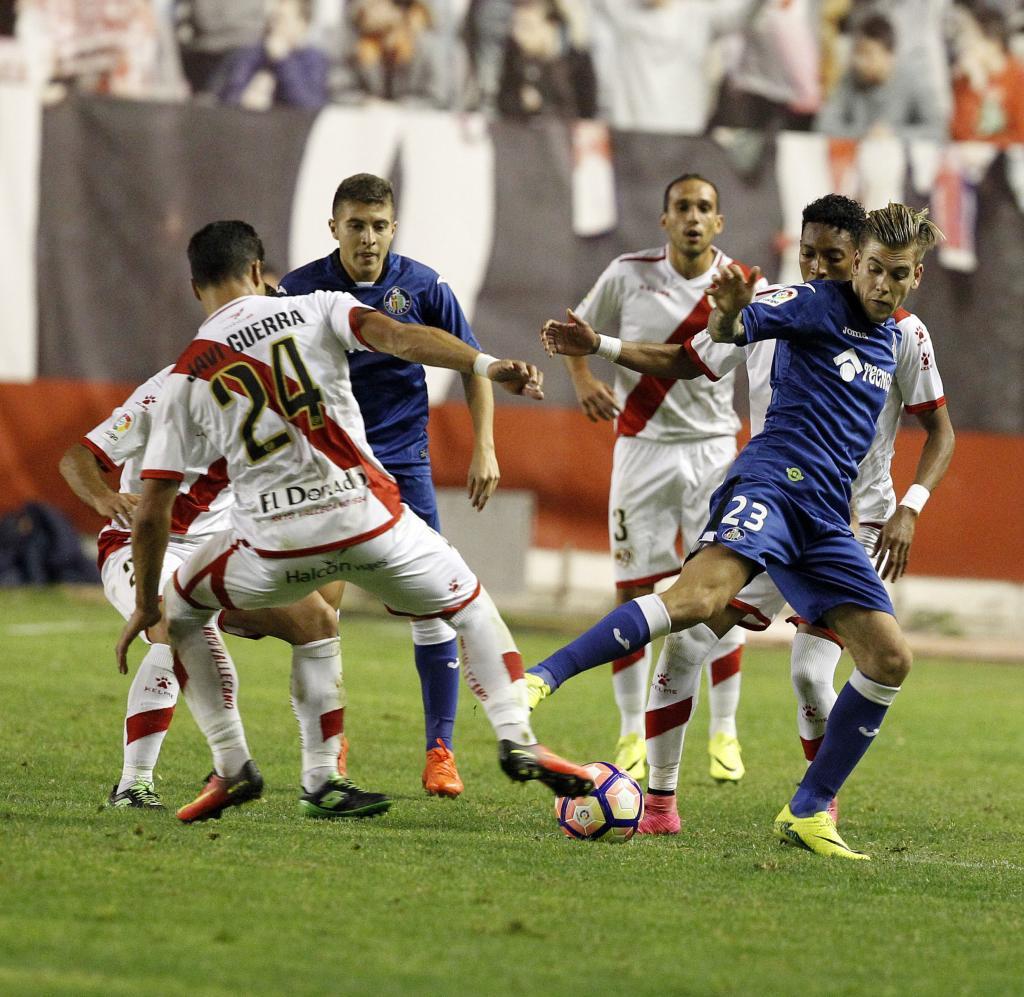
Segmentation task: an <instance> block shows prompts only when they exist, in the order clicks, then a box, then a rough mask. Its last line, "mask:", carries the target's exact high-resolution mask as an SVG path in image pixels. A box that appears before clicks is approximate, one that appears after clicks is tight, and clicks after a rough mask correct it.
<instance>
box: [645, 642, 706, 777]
mask: <svg viewBox="0 0 1024 997" xmlns="http://www.w3.org/2000/svg"><path fill="white" fill-rule="evenodd" d="M717 643H718V635H717V634H715V633H714V631H712V630H710V629H709V628H708V627H706V626H705V625H704V624H703V623H701V624H698V625H697V626H695V627H690V628H689V629H688V630H682V631H680V632H679V633H674V634H669V635H668V636H667V637H666V638H665V644H664V646H663V647H662V649H661V657H660V658H658V664H657V665H656V666H655V669H654V676H653V678H652V680H651V694H650V698H649V699H648V701H647V717H646V720H647V766H648V770H649V771H648V776H647V788H648V789H660V790H664V791H665V792H672V793H674V792H675V791H676V786H677V785H678V783H679V763H680V760H681V758H682V754H683V742H684V740H685V739H686V728H687V726H688V725H689V722H690V717H691V716H692V715H693V710H694V708H695V707H696V705H697V700H698V697H699V695H700V666H701V662H702V661H703V660H704V659H705V657H707V654H708V651H709V650H710V649H711V648H712V647H714V645H715V644H717Z"/></svg>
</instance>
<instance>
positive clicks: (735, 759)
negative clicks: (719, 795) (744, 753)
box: [708, 731, 747, 782]
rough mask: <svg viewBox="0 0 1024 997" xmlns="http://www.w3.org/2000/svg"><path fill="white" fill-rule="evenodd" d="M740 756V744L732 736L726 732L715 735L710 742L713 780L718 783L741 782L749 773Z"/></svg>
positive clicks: (709, 750)
mask: <svg viewBox="0 0 1024 997" xmlns="http://www.w3.org/2000/svg"><path fill="white" fill-rule="evenodd" d="M740 754H741V749H740V742H739V741H738V740H737V739H736V738H735V737H734V736H733V735H732V734H726V733H725V732H724V731H719V732H718V733H717V734H715V736H714V737H712V738H711V740H710V741H708V755H710V756H711V767H710V769H709V771H710V773H711V778H712V779H714V780H715V781H716V782H739V781H740V779H742V778H743V776H744V775H745V774H746V771H747V770H746V768H745V767H744V765H743V759H742V758H741V757H740Z"/></svg>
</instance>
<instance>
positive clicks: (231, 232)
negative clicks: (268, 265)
mask: <svg viewBox="0 0 1024 997" xmlns="http://www.w3.org/2000/svg"><path fill="white" fill-rule="evenodd" d="M256 260H259V261H260V262H261V263H262V262H263V243H262V242H261V241H260V237H259V236H258V235H257V234H256V229H254V228H253V227H252V226H251V225H250V224H249V223H248V222H239V221H224V222H210V224H209V225H204V226H203V227H202V228H201V229H200V230H199V231H198V232H196V234H195V235H193V236H192V238H191V239H189V241H188V262H189V266H190V267H191V268H192V279H193V280H194V281H195V282H196V284H197V285H198V286H199V287H209V286H210V285H211V284H222V283H223V282H224V281H226V280H231V279H233V278H239V277H244V276H245V275H246V273H247V272H248V270H249V267H251V266H252V264H253V263H254V262H255V261H256Z"/></svg>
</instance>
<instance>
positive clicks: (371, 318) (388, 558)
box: [117, 221, 593, 822]
mask: <svg viewBox="0 0 1024 997" xmlns="http://www.w3.org/2000/svg"><path fill="white" fill-rule="evenodd" d="M188 255H189V262H190V265H191V269H192V284H193V289H194V292H195V294H196V297H198V299H199V300H200V302H201V303H202V305H203V308H204V310H205V311H206V314H207V319H206V321H205V322H204V323H203V324H202V326H201V327H200V329H199V332H198V334H197V337H196V338H195V339H194V340H193V341H192V343H191V344H190V345H189V347H188V348H187V349H186V350H185V351H184V353H182V355H181V357H180V358H179V360H178V362H177V364H176V365H175V367H174V369H173V371H172V372H171V374H170V376H169V378H168V383H167V385H166V388H165V391H164V395H163V398H164V406H165V413H164V418H163V420H162V421H161V423H160V424H159V425H158V426H157V427H155V431H154V433H153V434H152V436H151V438H150V442H149V445H148V446H147V449H146V454H145V458H144V467H143V471H142V478H143V493H142V499H141V501H140V503H139V506H138V508H137V510H136V515H135V525H134V530H133V538H132V549H133V556H134V560H135V568H136V576H137V577H136V580H137V588H136V609H135V611H134V613H133V614H132V616H131V618H130V619H129V621H128V623H127V624H126V626H125V629H124V631H123V633H122V635H121V639H120V640H119V641H118V646H117V656H118V660H119V662H121V663H122V664H123V663H124V661H125V656H126V654H127V650H128V646H129V644H130V643H131V642H132V640H133V639H134V638H135V637H136V636H137V635H138V634H139V633H141V632H142V631H143V630H144V629H145V628H146V627H147V626H150V625H152V624H153V623H155V622H156V621H157V620H158V619H159V603H158V600H159V587H160V555H161V552H162V550H163V548H164V547H165V546H166V542H167V536H168V532H169V517H170V509H171V505H172V504H173V499H174V494H175V492H176V491H177V488H178V483H179V482H180V480H181V479H182V476H183V475H184V473H185V471H186V468H187V459H186V454H187V453H188V450H189V447H190V446H191V440H192V439H193V438H194V437H195V436H197V435H201V436H203V437H205V439H206V440H207V441H208V443H209V445H210V447H211V448H212V449H213V450H215V451H216V452H217V453H219V454H221V455H223V456H224V457H225V459H226V462H227V469H228V474H229V476H230V478H231V481H232V484H233V489H234V494H235V505H234V507H233V509H232V513H231V516H232V519H231V528H230V529H229V530H227V531H225V532H223V533H220V534H218V535H217V536H215V537H213V538H211V539H210V540H208V541H207V543H206V544H204V545H203V547H202V548H200V550H198V551H197V552H195V553H194V554H193V555H191V556H190V557H189V558H188V560H187V561H186V562H185V564H184V565H182V566H181V567H180V568H179V569H178V570H177V571H176V572H175V573H174V575H173V577H172V580H171V582H170V583H169V584H168V585H167V586H166V588H165V590H164V599H165V603H166V609H167V619H168V629H169V633H170V638H171V645H172V647H173V649H174V652H175V654H176V656H177V659H178V660H179V661H180V663H181V666H182V671H183V674H184V676H185V682H184V683H183V686H184V688H183V692H184V695H185V699H186V702H187V703H188V704H189V708H190V709H191V711H192V714H193V716H194V717H195V719H196V722H197V723H198V724H199V727H200V729H201V730H202V731H203V733H204V735H205V736H206V738H207V741H208V743H209V745H210V748H211V750H212V753H213V762H214V774H213V775H212V776H211V778H210V780H209V781H208V782H207V784H206V786H205V787H204V789H203V791H202V792H201V793H200V795H199V796H198V797H197V798H196V799H195V800H194V801H193V802H192V803H190V804H188V805H187V806H185V807H182V808H181V809H180V810H179V811H178V817H179V818H180V819H181V820H182V821H185V822H191V821H194V820H205V819H207V818H209V817H215V816H219V814H220V813H221V812H222V811H223V810H224V809H225V808H226V807H229V806H234V805H237V804H240V803H244V802H245V801H247V800H250V799H254V798H255V797H258V796H259V795H260V794H261V792H262V786H263V780H262V777H261V776H260V774H259V771H258V769H257V768H256V766H255V763H254V762H253V761H252V759H251V757H250V755H249V749H248V746H247V744H246V740H245V733H244V730H243V727H242V723H241V719H240V717H239V713H238V709H237V704H236V689H237V675H236V673H235V669H234V664H233V663H232V661H231V658H230V656H229V655H227V653H226V652H225V651H224V649H223V648H214V647H211V646H210V644H209V641H208V637H207V635H206V633H205V632H204V628H205V627H206V625H207V623H208V622H209V620H210V618H211V617H212V615H213V614H214V613H216V612H217V611H218V610H219V609H221V608H226V609H259V608H263V607H268V606H278V605H282V604H287V603H289V602H292V601H294V600H295V599H297V598H300V597H302V596H304V595H307V594H308V593H310V592H312V591H314V590H315V589H317V588H318V587H319V586H320V585H322V584H324V582H326V581H331V580H335V579H347V580H352V581H354V582H355V583H356V584H358V585H359V586H360V587H362V588H365V589H367V590H368V591H371V592H373V593H375V594H377V595H379V596H380V597H381V598H382V599H383V600H384V601H385V602H386V603H387V604H388V606H389V607H390V608H391V609H393V610H395V611H397V612H399V613H405V614H408V615H412V616H416V617H421V618H422V617H435V616H436V617H444V618H446V619H447V620H449V621H450V623H451V625H452V626H453V627H454V628H455V629H456V630H457V631H458V633H459V636H460V638H461V639H462V642H463V647H464V651H465V653H464V660H463V674H464V676H465V678H466V680H467V683H468V684H469V686H470V688H471V689H472V690H473V692H474V694H476V696H477V698H478V699H479V700H480V701H481V703H482V705H483V708H484V711H485V712H486V714H487V716H488V719H489V720H490V721H491V724H492V725H493V727H494V729H495V732H496V734H497V736H498V739H499V761H500V764H501V767H502V769H503V770H504V771H505V773H506V774H507V775H508V776H509V777H510V778H513V779H516V780H519V781H525V780H528V779H539V780H540V781H542V782H543V783H545V785H547V786H549V788H551V789H552V790H553V791H555V792H556V793H557V794H559V795H565V794H568V795H576V794H578V793H580V792H586V791H589V789H590V788H592V786H593V783H592V781H591V779H590V777H589V774H588V772H587V770H586V769H584V768H581V767H579V766H576V765H573V764H571V763H570V762H567V761H565V760H563V759H560V758H558V757H557V756H555V755H553V754H552V753H551V752H549V751H548V750H547V749H545V748H543V747H542V746H541V745H539V744H538V743H537V740H536V738H535V737H534V736H533V732H532V730H531V728H530V723H529V710H528V707H527V696H526V687H525V682H524V681H523V679H522V662H521V659H520V656H519V654H518V652H517V650H516V647H515V643H514V641H513V639H512V636H511V634H510V633H509V632H508V629H507V628H506V627H505V625H504V623H503V622H502V620H501V617H500V616H499V615H498V612H497V609H496V608H495V606H494V603H493V602H492V601H491V599H490V597H489V596H488V595H487V593H486V592H484V591H483V590H482V588H481V586H480V583H479V581H477V579H476V576H475V575H474V574H473V573H472V572H471V571H470V570H469V568H468V567H467V566H466V564H465V562H464V561H463V560H462V558H461V557H460V556H459V554H458V552H457V551H456V550H455V549H454V548H453V547H452V546H451V545H450V544H448V543H447V542H446V541H445V540H444V539H443V538H442V537H441V536H440V535H439V534H437V533H435V532H434V531H433V530H432V529H430V527H429V526H427V525H426V524H425V523H424V522H423V521H422V520H421V519H419V518H418V517H416V516H414V515H410V514H406V510H405V507H404V506H403V505H402V504H401V501H400V497H399V493H398V487H397V485H396V483H395V481H394V479H393V478H391V476H390V475H388V474H387V473H386V472H385V471H384V469H383V467H382V466H381V465H380V463H379V462H378V461H377V460H376V458H375V457H374V456H373V454H372V452H371V450H370V448H369V446H368V445H367V443H366V437H365V433H364V430H363V423H362V418H361V416H360V413H359V408H358V406H357V404H356V401H355V398H354V396H353V394H352V390H351V384H350V381H349V376H348V361H347V357H346V351H348V350H362V349H376V350H379V351H381V352H388V353H392V354H394V355H396V356H401V357H402V358H403V359H406V360H410V361H413V362H416V363H426V364H431V365H434V366H446V367H449V368H451V369H454V370H459V371H461V372H464V373H469V372H471V371H472V372H473V373H476V374H478V375H481V376H486V377H488V378H490V379H491V380H495V381H499V382H501V383H504V384H505V385H506V386H507V387H508V388H509V389H510V390H513V391H514V392H516V393H521V394H526V395H529V396H531V397H536V398H539V397H542V392H541V375H540V372H539V371H537V369H536V368H535V367H533V366H532V365H529V364H525V363H522V362H520V361H513V360H496V359H495V358H493V357H489V356H487V355H485V354H482V353H480V352H479V351H478V350H475V349H474V348H473V347H471V346H469V345H468V344H466V343H464V342H462V341H461V340H458V339H457V338H456V337H454V336H452V335H450V334H449V333H446V332H442V331H441V330H439V329H433V328H429V327H426V326H417V325H413V324H410V323H405V324H403V323H400V322H396V321H395V320H394V319H391V318H389V317H388V316H386V315H384V314H382V313H380V312H377V311H374V310H373V309H370V308H367V307H366V306H364V305H361V304H360V303H359V302H358V301H357V300H356V299H355V298H353V297H352V296H351V295H349V294H346V293H343V292H331V291H317V292H314V293H313V294H309V295H297V296H295V297H289V298H268V297H263V296H261V295H259V294H258V293H257V291H258V289H259V287H260V286H261V282H262V263H261V261H262V257H263V247H262V244H261V243H260V240H259V237H258V236H257V234H256V232H255V231H254V230H253V229H252V227H251V226H249V225H247V224H246V223H244V222H237V221H236V222H215V223H213V224H211V225H207V226H206V227H205V228H203V229H201V230H200V231H199V232H197V233H196V234H195V235H194V236H193V237H192V239H191V241H190V243H189V249H188ZM313 776H316V777H317V778H316V779H315V780H314V778H313ZM336 778H337V777H336V775H335V774H333V773H330V772H328V771H327V770H326V768H324V769H321V770H320V771H319V772H316V773H310V774H309V776H308V777H307V778H304V780H303V788H304V789H305V793H304V795H303V796H302V799H301V801H300V806H301V808H302V810H303V812H306V813H310V814H313V815H320V814H321V813H322V812H323V810H325V809H328V808H329V807H330V806H331V801H332V799H333V798H334V796H335V794H336V792H337V788H336V785H335V782H336ZM321 779H322V780H323V781H322V782H321V781H320V780H321Z"/></svg>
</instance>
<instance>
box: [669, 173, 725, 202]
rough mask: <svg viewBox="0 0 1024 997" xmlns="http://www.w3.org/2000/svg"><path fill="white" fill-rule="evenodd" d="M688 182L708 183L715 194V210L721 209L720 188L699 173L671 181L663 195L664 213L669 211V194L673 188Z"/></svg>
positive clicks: (683, 175) (685, 174)
mask: <svg viewBox="0 0 1024 997" xmlns="http://www.w3.org/2000/svg"><path fill="white" fill-rule="evenodd" d="M686 180H699V181H700V182H701V183H706V184H707V185H708V186H709V187H710V188H711V189H712V190H713V191H714V192H715V210H716V211H717V210H719V209H720V208H721V198H720V197H719V196H718V188H717V187H716V186H715V185H714V183H713V182H712V181H710V180H709V179H708V178H707V177H702V176H701V175H700V174H699V173H682V174H680V175H679V176H677V177H676V178H675V180H670V181H669V182H668V185H667V186H666V187H665V193H664V194H663V195H662V198H661V210H662V211H668V195H669V193H671V191H672V188H673V187H674V186H675V185H676V184H677V183H683V182H684V181H686Z"/></svg>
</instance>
